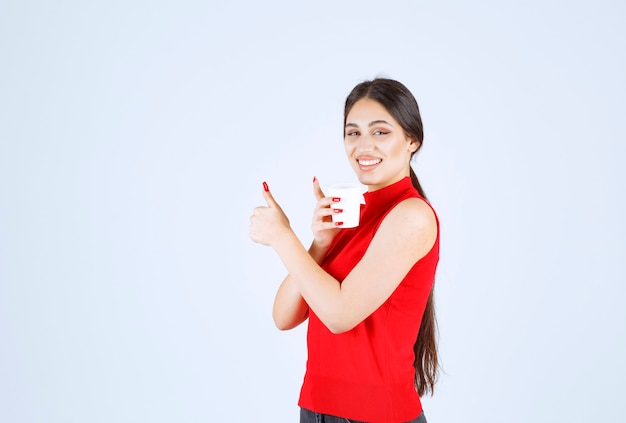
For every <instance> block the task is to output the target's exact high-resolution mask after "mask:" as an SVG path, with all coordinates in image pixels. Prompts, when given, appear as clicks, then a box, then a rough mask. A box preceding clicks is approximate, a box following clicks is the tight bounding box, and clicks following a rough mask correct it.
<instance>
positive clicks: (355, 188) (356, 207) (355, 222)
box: [328, 184, 365, 228]
mask: <svg viewBox="0 0 626 423" xmlns="http://www.w3.org/2000/svg"><path fill="white" fill-rule="evenodd" d="M328 196H329V197H334V198H339V199H340V201H338V202H334V203H332V204H331V206H330V207H331V208H333V209H341V210H343V211H342V212H341V213H334V214H333V215H332V217H333V222H335V223H337V222H343V224H342V225H341V227H342V228H354V227H357V226H359V217H360V215H361V204H365V198H364V197H363V193H362V188H361V186H360V185H358V184H335V185H331V186H329V187H328Z"/></svg>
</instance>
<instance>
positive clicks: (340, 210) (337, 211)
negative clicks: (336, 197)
mask: <svg viewBox="0 0 626 423" xmlns="http://www.w3.org/2000/svg"><path fill="white" fill-rule="evenodd" d="M333 211H334V212H335V213H342V212H343V209H333Z"/></svg>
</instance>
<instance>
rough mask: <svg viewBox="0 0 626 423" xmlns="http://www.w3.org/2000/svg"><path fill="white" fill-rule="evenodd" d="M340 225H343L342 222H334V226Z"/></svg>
mask: <svg viewBox="0 0 626 423" xmlns="http://www.w3.org/2000/svg"><path fill="white" fill-rule="evenodd" d="M341 225H343V222H336V223H335V226H341Z"/></svg>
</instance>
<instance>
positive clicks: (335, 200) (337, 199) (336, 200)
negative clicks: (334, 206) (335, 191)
mask: <svg viewBox="0 0 626 423" xmlns="http://www.w3.org/2000/svg"><path fill="white" fill-rule="evenodd" d="M339 201H341V198H339V197H333V202H335V203H338V202H339Z"/></svg>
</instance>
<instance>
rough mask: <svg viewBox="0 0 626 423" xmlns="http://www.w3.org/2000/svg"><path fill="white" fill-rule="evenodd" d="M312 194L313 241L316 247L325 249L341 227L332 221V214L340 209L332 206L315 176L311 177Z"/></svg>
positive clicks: (330, 199) (331, 201)
mask: <svg viewBox="0 0 626 423" xmlns="http://www.w3.org/2000/svg"><path fill="white" fill-rule="evenodd" d="M313 195H314V196H315V198H316V199H317V204H316V205H315V211H314V212H313V222H312V223H311V231H312V232H313V240H314V241H313V242H314V244H315V245H316V246H317V247H318V248H321V249H326V248H328V247H330V244H331V242H332V241H333V239H334V238H335V236H336V235H337V233H338V232H339V230H340V227H341V226H340V224H335V223H334V222H333V220H332V215H333V214H337V213H341V211H336V210H337V209H333V208H332V204H333V199H332V198H330V197H326V196H325V195H324V192H322V189H321V188H320V183H319V181H318V180H317V178H313Z"/></svg>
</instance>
